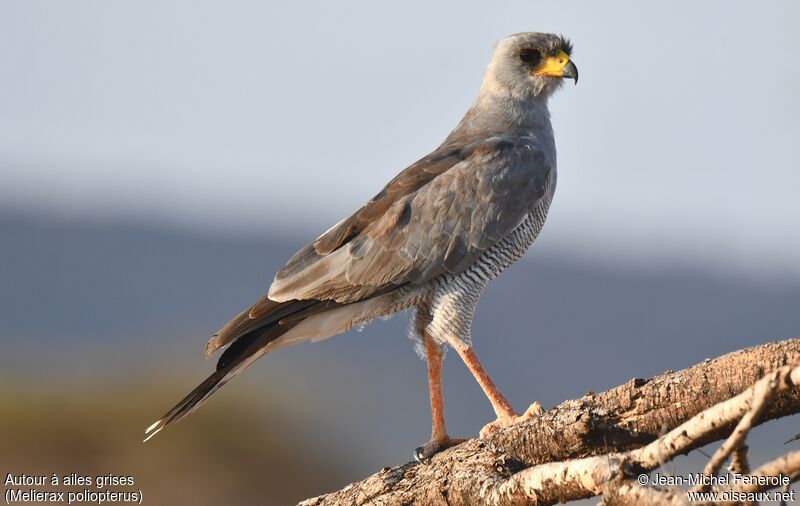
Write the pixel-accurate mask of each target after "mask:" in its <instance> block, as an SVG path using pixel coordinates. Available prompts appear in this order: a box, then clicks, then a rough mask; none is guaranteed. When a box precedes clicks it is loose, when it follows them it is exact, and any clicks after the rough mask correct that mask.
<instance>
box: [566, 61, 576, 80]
mask: <svg viewBox="0 0 800 506" xmlns="http://www.w3.org/2000/svg"><path fill="white" fill-rule="evenodd" d="M563 72H564V77H566V78H569V79H572V80H573V81H575V84H578V67H576V66H575V64H574V63H572V62H571V61H570V62H568V63H567V64H566V65H565V66H564V71H563Z"/></svg>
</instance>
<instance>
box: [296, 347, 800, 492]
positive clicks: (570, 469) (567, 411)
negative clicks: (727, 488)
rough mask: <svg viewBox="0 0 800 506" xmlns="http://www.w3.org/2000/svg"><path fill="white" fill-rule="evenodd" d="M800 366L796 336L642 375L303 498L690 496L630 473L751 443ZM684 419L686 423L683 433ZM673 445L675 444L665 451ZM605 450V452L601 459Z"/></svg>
mask: <svg viewBox="0 0 800 506" xmlns="http://www.w3.org/2000/svg"><path fill="white" fill-rule="evenodd" d="M798 363H800V339H790V340H786V341H780V342H774V343H769V344H764V345H760V346H755V347H752V348H748V349H745V350H741V351H737V352H734V353H730V354H728V355H724V356H722V357H719V358H716V359H713V360H711V359H709V360H705V361H704V362H702V363H700V364H697V365H695V366H692V367H689V368H687V369H684V370H681V371H677V372H671V371H668V372H666V373H664V374H662V375H659V376H655V377H652V378H649V379H640V378H634V379H632V380H630V381H629V382H627V383H625V384H624V385H621V386H619V387H616V388H613V389H611V390H608V391H605V392H602V393H599V394H593V393H589V394H587V395H585V396H583V397H582V398H580V399H576V400H570V401H566V402H564V403H562V404H561V405H559V406H556V407H554V408H552V409H550V410H548V411H546V412H545V413H544V414H543V415H541V416H539V417H536V418H534V419H532V420H529V421H527V422H525V423H523V424H520V425H517V426H514V427H511V428H509V429H506V430H503V431H499V432H496V433H494V434H492V435H490V436H489V437H487V438H485V439H474V440H470V441H467V442H466V443H463V444H461V445H459V446H457V447H455V448H451V449H450V450H447V451H445V452H442V453H441V454H439V455H436V456H435V457H434V458H433V460H432V462H431V463H430V464H428V465H421V464H417V463H415V462H411V463H407V464H404V465H401V466H398V467H393V468H384V469H382V470H380V471H379V472H377V473H376V474H374V475H372V476H370V477H368V478H367V479H365V480H363V481H361V482H357V483H353V484H350V485H348V486H347V487H345V488H344V489H342V490H340V491H338V492H333V493H331V494H327V495H324V496H320V497H316V498H313V499H308V500H306V501H304V502H302V503H301V504H302V505H304V506H312V505H314V506H322V505H334V504H335V505H340V504H341V505H361V504H373V505H410V504H420V505H471V504H553V503H556V502H559V501H562V500H566V499H573V498H579V497H587V496H591V495H601V494H602V495H604V498H605V501H606V502H607V503H608V504H625V503H628V502H636V501H637V499H638V500H641V502H642V503H646V502H652V501H655V502H659V501H661V502H673V503H678V502H681V501H684V500H685V496H682V495H680V492H679V491H676V490H657V489H655V488H652V487H641V486H638V485H636V484H635V482H630V481H627V478H631V477H635V476H636V474H638V473H639V472H642V471H647V470H650V469H653V468H655V467H658V466H659V465H661V464H663V463H664V462H658V461H657V460H658V459H662V458H663V459H664V461H669V460H671V459H672V458H674V457H675V456H676V455H677V454H680V453H688V452H689V451H691V450H693V449H695V448H698V447H700V446H703V445H705V444H707V443H709V442H712V441H717V440H720V439H723V438H726V437H727V436H729V435H730V434H731V432H732V431H733V429H734V428H735V427H737V425H742V426H744V425H746V429H745V430H741V429H742V427H740V430H739V431H738V432H737V434H738V435H737V436H736V437H735V438H734V439H733V440H731V442H730V443H729V445H728V447H726V449H725V452H726V456H727V454H728V453H730V452H732V451H733V450H738V449H739V448H741V447H742V445H743V440H744V437H745V436H746V433H747V429H749V427H751V426H754V425H758V424H761V423H764V422H766V421H768V420H772V419H775V418H778V417H781V416H785V415H789V414H794V413H796V412H798V411H800V388H796V387H795V386H794V383H793V381H792V378H791V373H792V371H793V369H792V368H791V367H788V368H787V367H783V366H787V365H794V364H798ZM782 367H783V369H782V370H781V371H782V373H781V374H783V376H781V378H782V379H781V383H780V384H778V383H777V382H776V381H774V380H769V379H768V380H767V381H768V383H769V385H771V387H769V388H767V387H764V382H761V383H760V385H761V387H760V388H761V389H760V390H757V389H756V388H755V387H753V386H754V384H755V383H756V382H757V381H758V380H759V379H761V378H762V377H764V376H765V375H767V374H768V373H774V372H775V371H778V370H779V369H780V368H782ZM776 374H777V373H776ZM795 374H798V375H800V371H798V370H795ZM773 383H774V384H773ZM751 387H753V388H751ZM748 388H750V391H748V392H746V390H747V389H748ZM764 396H769V398H770V400H769V402H765V401H764V398H765V397H764ZM734 397H736V399H734ZM728 400H731V402H729V403H725V401H728ZM720 404H725V406H717V405H720ZM754 405H755V409H752V407H753V406H754ZM712 407H715V410H716V411H713V412H714V413H716V415H714V416H715V418H713V421H712V422H709V419H710V418H707V417H706V413H704V412H705V411H707V410H709V409H710V408H712ZM710 413H711V411H709V415H708V416H709V417H710V416H711V414H710ZM743 417H744V420H745V421H744V422H741V420H742V419H743ZM678 427H680V428H681V430H679V431H677V432H675V433H673V432H671V431H675V429H676V428H678ZM687 434H691V438H687V437H686V435H687ZM664 445H672V446H671V447H669V448H668V450H664V448H667V446H664ZM637 449H639V450H637ZM656 450H658V451H656ZM596 456H602V458H592V457H596ZM654 459H655V460H654ZM721 460H722V459H721V457H720V456H717V458H716V459H715V462H714V464H713V466H711V467H713V468H715V469H716V468H718V467H719V465H721ZM717 461H720V462H717ZM792 462H794V461H792Z"/></svg>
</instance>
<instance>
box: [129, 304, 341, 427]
mask: <svg viewBox="0 0 800 506" xmlns="http://www.w3.org/2000/svg"><path fill="white" fill-rule="evenodd" d="M265 306H266V307H265ZM329 308H330V303H321V302H319V301H296V300H295V301H289V302H284V303H278V302H273V301H269V302H267V303H265V301H264V300H263V299H262V301H259V302H258V303H256V305H254V306H253V307H251V308H249V309H248V310H246V311H243V312H242V313H240V314H239V315H238V316H236V317H235V318H234V319H232V320H231V321H230V322H228V323H227V324H226V325H225V326H224V327H222V329H220V331H219V332H217V333H216V334H215V335H214V337H212V338H211V340H210V341H209V342H208V345H207V346H206V356H209V355H210V354H211V353H213V352H214V351H215V350H217V349H219V348H220V347H222V346H224V345H225V344H227V343H229V342H230V343H231V345H230V346H228V348H227V349H226V350H225V352H224V353H223V354H222V356H220V358H219V362H217V369H216V371H214V373H213V374H211V376H209V377H208V378H206V380H205V381H203V382H202V383H200V384H199V385H198V386H197V388H195V389H194V390H192V391H191V392H190V393H189V395H187V396H186V397H184V398H183V399H182V400H181V401H180V402H179V403H178V404H176V405H175V407H173V408H172V409H170V410H169V411H167V413H166V414H165V415H164V416H162V417H161V418H160V419H159V420H158V421H156V422H155V423H153V424H152V425H150V426H149V427H148V428H147V429H145V435H146V438H145V439H144V440H145V441H148V440H149V439H150V438H152V437H153V436H155V435H156V434H158V433H159V432H161V430H163V429H164V427H166V426H167V425H170V424H172V423H175V422H178V421H179V420H181V419H183V418H184V417H185V416H186V415H188V414H189V413H191V412H193V411H194V410H196V409H197V408H198V407H200V406H201V405H202V404H203V403H204V402H205V401H206V400H208V398H209V397H211V395H213V394H214V392H216V391H217V390H219V388H220V387H221V386H222V385H224V384H225V383H227V382H228V381H229V380H230V379H231V378H233V377H234V376H236V375H237V374H239V373H240V372H242V371H243V370H245V369H246V368H247V367H248V366H249V365H250V364H252V363H253V362H255V361H256V360H258V359H259V358H260V357H262V356H263V355H264V354H266V352H267V350H268V348H267V345H269V344H270V343H271V342H273V341H275V340H276V339H278V338H279V337H280V336H282V335H283V334H285V333H286V332H288V331H289V330H291V329H292V328H294V327H295V326H296V325H297V324H298V323H300V322H301V321H303V320H304V319H305V318H307V317H308V316H310V315H312V314H315V313H317V312H320V311H325V310H327V309H329Z"/></svg>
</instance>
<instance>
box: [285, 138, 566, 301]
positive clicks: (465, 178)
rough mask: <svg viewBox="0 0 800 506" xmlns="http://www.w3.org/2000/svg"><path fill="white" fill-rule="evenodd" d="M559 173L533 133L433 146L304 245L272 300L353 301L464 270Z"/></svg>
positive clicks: (517, 219) (508, 229) (513, 223)
mask: <svg viewBox="0 0 800 506" xmlns="http://www.w3.org/2000/svg"><path fill="white" fill-rule="evenodd" d="M552 170H553V168H552V165H551V163H550V161H549V160H548V159H547V156H546V155H545V154H544V151H543V150H542V149H539V148H538V146H536V144H535V140H534V139H531V138H525V139H520V138H501V137H494V138H490V139H485V140H482V141H479V142H473V143H471V144H469V145H464V146H460V147H453V146H450V147H449V148H447V149H444V150H443V152H434V153H433V154H431V155H429V156H428V157H426V158H423V159H422V160H420V161H419V162H417V163H415V164H414V165H412V166H410V167H409V168H408V169H406V170H405V171H403V172H402V173H400V174H399V175H398V176H397V177H396V178H395V179H394V180H392V182H390V183H389V184H388V185H387V186H386V187H385V188H384V189H383V190H381V192H380V193H378V195H376V196H375V198H373V199H372V200H370V201H369V202H368V203H367V204H366V205H365V206H364V207H362V208H361V209H359V210H358V211H356V212H355V213H354V214H353V215H351V216H350V217H348V218H346V219H344V220H342V221H341V222H340V223H339V224H337V225H336V226H334V227H333V228H331V229H330V230H329V231H328V232H326V233H325V234H323V235H322V236H320V237H319V238H318V239H317V240H316V241H314V242H313V243H311V244H310V245H308V246H306V247H305V248H303V249H302V250H301V251H300V252H298V254H297V255H295V257H293V258H292V260H290V261H289V263H288V264H287V265H286V267H284V268H283V269H282V270H281V271H279V272H278V274H277V275H276V277H275V281H274V282H273V284H272V286H271V288H270V292H269V298H270V299H273V300H276V301H285V300H291V299H299V300H303V299H316V300H325V299H331V300H335V301H337V302H340V303H347V302H354V301H356V300H360V299H362V298H364V297H368V296H370V295H372V294H374V293H376V292H378V291H385V290H387V289H390V288H391V287H392V286H398V285H401V284H405V283H415V284H421V283H425V282H427V281H429V280H431V279H433V278H434V277H436V276H439V275H441V274H444V273H457V272H461V271H463V270H464V269H466V268H467V267H468V266H469V265H470V264H471V263H472V262H474V261H475V259H477V257H478V256H479V255H480V254H481V253H483V252H484V251H486V250H487V249H489V248H491V246H492V245H494V244H495V243H496V242H497V241H499V240H501V239H502V238H503V237H504V236H505V235H506V234H508V233H509V232H511V231H512V230H513V229H514V227H516V226H517V225H518V224H519V223H520V221H521V220H522V219H523V218H524V217H525V215H526V214H527V213H528V211H529V210H530V209H532V208H533V207H534V206H535V205H536V204H537V202H538V201H539V200H540V199H541V198H543V197H544V196H545V193H546V192H547V184H548V183H547V182H548V181H549V180H551V178H550V173H551V171H552ZM344 246H347V247H344Z"/></svg>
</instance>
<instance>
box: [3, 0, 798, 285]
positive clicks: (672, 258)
mask: <svg viewBox="0 0 800 506" xmlns="http://www.w3.org/2000/svg"><path fill="white" fill-rule="evenodd" d="M798 19H800V4H798V3H797V2H792V1H789V0H786V1H782V2H779V1H770V2H758V3H756V2H728V1H725V2H723V1H716V2H711V1H707V2H669V3H660V4H653V3H644V2H632V1H631V2H603V3H600V2H590V1H584V2H569V3H567V2H538V1H537V2H534V1H525V2H502V3H488V2H480V3H478V2H458V3H456V2H436V3H434V2H414V1H409V2H402V3H394V4H386V3H377V2H360V3H353V2H348V3H342V2H319V3H308V2H281V3H272V2H243V1H233V2H199V1H158V2H156V1H141V0H140V1H136V2H106V1H99V0H97V1H72V2H59V1H40V2H4V3H2V5H0V68H2V69H3V78H2V79H0V111H1V113H0V171H1V172H0V201H2V202H3V204H2V205H3V206H4V207H5V208H12V209H16V210H20V209H21V210H23V211H25V212H33V213H38V214H43V215H52V214H57V215H59V216H62V217H63V216H66V217H72V218H76V219H92V220H103V221H106V220H115V219H118V218H121V219H126V220H135V221H144V222H158V223H172V224H175V225H177V226H180V227H191V228H193V229H198V230H202V231H208V232H209V233H219V232H224V233H226V234H235V235H244V234H250V235H261V236H266V235H269V234H270V233H271V231H275V230H278V229H281V230H285V229H289V228H297V227H300V228H302V229H304V230H305V229H306V228H307V229H308V230H309V233H313V232H319V231H321V230H324V229H325V228H327V227H328V226H329V225H331V224H332V223H333V222H335V221H337V220H338V219H340V218H341V217H342V216H343V215H344V214H346V213H348V212H349V211H351V210H353V209H354V208H355V207H357V206H358V205H360V204H361V203H362V202H363V201H364V200H366V199H367V198H369V197H370V196H372V195H373V194H374V193H375V192H376V191H377V190H378V189H379V188H380V187H381V186H382V184H383V183H385V182H386V181H387V180H388V179H389V178H391V177H392V176H393V175H394V174H395V173H396V172H398V171H399V170H401V169H402V168H404V167H405V166H406V165H407V164H409V163H410V162H413V161H414V160H415V159H417V158H419V157H421V156H422V155H424V154H426V153H427V152H428V151H429V150H431V149H432V148H434V147H435V146H436V145H437V144H438V143H439V142H440V141H441V140H442V139H443V137H444V136H445V135H446V134H447V133H448V131H449V130H450V129H451V128H452V127H453V126H454V125H455V124H456V122H457V121H458V120H459V118H460V116H461V114H462V113H463V112H464V111H465V110H466V108H467V107H468V106H469V104H470V102H471V100H472V99H473V97H474V95H475V93H476V91H477V89H478V85H479V83H480V79H481V75H482V72H483V69H484V67H485V65H486V63H487V62H488V58H489V55H490V51H491V47H492V44H493V43H494V41H496V40H498V39H499V38H502V37H503V36H505V35H508V34H510V33H514V32H518V31H534V30H535V31H554V32H562V33H564V34H567V35H568V36H570V37H571V38H572V39H573V41H574V43H575V46H576V50H575V53H574V60H575V61H576V63H577V65H578V67H579V68H580V71H581V81H580V84H579V85H578V86H577V87H573V86H568V87H565V89H564V90H563V91H562V92H560V93H559V94H558V95H557V96H556V97H555V98H554V99H553V101H552V106H551V110H552V111H553V119H554V126H555V129H556V135H557V141H558V146H559V151H560V153H559V169H560V170H559V172H560V174H559V189H558V191H557V193H556V199H555V203H554V206H553V209H552V211H551V216H550V219H549V222H548V225H547V227H545V232H544V234H543V236H542V238H541V239H540V241H539V245H538V247H539V248H544V249H550V250H551V251H559V252H569V253H571V254H574V255H577V256H588V257H591V258H594V259H599V260H600V261H608V262H615V263H616V262H624V263H628V264H632V263H638V264H640V265H647V264H648V263H649V262H651V261H652V260H653V258H654V257H658V258H660V259H662V260H666V261H669V262H679V263H684V262H688V263H692V264H700V265H707V266H710V267H712V266H713V267H722V268H724V269H737V270H739V271H740V272H742V273H745V274H746V275H749V274H756V275H762V274H764V273H772V274H773V275H775V274H776V273H783V274H781V275H785V274H786V273H790V272H791V273H794V274H800V263H799V262H798V260H797V259H798V258H800V234H797V230H798V229H799V228H800V204H798V200H797V189H798V188H800V172H799V171H798V170H797V169H798V167H797V161H796V154H795V152H796V147H797V144H798V134H800V125H799V123H798V122H799V121H800V120H799V119H798V118H800V98H798V92H797V90H798V89H800V58H797V57H796V55H795V53H796V50H797V48H798V42H800V35H798V32H797V30H796V22H797V20H798Z"/></svg>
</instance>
